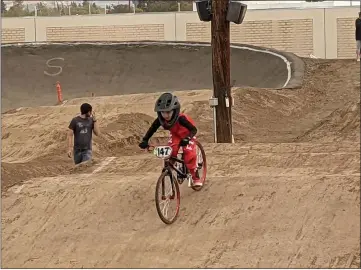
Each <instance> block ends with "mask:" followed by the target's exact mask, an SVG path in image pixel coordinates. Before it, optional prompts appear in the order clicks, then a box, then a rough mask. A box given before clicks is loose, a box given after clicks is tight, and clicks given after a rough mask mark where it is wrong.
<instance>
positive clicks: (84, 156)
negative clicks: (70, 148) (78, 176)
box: [74, 149, 92, 164]
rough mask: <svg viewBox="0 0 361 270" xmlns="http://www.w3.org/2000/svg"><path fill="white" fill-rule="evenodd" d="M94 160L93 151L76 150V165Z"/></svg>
mask: <svg viewBox="0 0 361 270" xmlns="http://www.w3.org/2000/svg"><path fill="white" fill-rule="evenodd" d="M91 158H92V150H89V149H84V150H81V149H74V163H75V164H79V163H81V162H84V161H87V160H90V159H91Z"/></svg>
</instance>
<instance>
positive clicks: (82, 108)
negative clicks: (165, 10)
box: [80, 103, 92, 114]
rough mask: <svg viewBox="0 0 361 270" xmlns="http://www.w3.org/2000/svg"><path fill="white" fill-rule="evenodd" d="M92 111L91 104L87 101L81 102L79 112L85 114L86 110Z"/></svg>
mask: <svg viewBox="0 0 361 270" xmlns="http://www.w3.org/2000/svg"><path fill="white" fill-rule="evenodd" d="M91 111H92V106H91V105H90V104H89V103H83V104H81V106H80V112H81V114H87V113H88V112H91Z"/></svg>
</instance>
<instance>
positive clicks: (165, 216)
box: [155, 170, 180, 225]
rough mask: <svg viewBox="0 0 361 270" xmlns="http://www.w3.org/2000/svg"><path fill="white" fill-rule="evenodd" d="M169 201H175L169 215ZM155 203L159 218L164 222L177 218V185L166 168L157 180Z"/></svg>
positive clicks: (178, 198)
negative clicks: (173, 208)
mask: <svg viewBox="0 0 361 270" xmlns="http://www.w3.org/2000/svg"><path fill="white" fill-rule="evenodd" d="M167 186H168V187H167ZM171 202H175V204H176V206H175V210H174V211H172V212H173V214H171V215H169V206H170V203H171ZM155 205H156V208H157V213H158V215H159V217H160V219H161V220H162V221H163V222H164V223H165V224H168V225H169V224H172V223H173V222H175V221H176V220H177V218H178V214H179V208H180V191H179V185H178V182H177V181H176V180H174V179H173V176H172V174H171V173H170V172H169V171H168V170H165V171H164V172H163V173H162V174H161V175H160V177H159V179H158V181H157V185H156V188H155Z"/></svg>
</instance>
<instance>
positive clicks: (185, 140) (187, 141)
mask: <svg viewBox="0 0 361 270" xmlns="http://www.w3.org/2000/svg"><path fill="white" fill-rule="evenodd" d="M190 140H191V139H190V138H189V137H187V138H184V139H182V140H181V142H180V146H187V145H188V144H189V141H190Z"/></svg>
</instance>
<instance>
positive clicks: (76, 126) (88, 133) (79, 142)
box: [68, 103, 100, 164]
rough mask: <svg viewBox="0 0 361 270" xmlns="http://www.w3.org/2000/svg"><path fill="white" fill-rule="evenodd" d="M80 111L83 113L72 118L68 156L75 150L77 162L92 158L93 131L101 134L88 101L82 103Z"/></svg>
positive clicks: (75, 161) (75, 160)
mask: <svg viewBox="0 0 361 270" xmlns="http://www.w3.org/2000/svg"><path fill="white" fill-rule="evenodd" d="M80 113H81V115H78V116H76V117H74V118H73V119H72V120H71V122H70V124H69V130H68V157H69V158H71V155H72V153H73V151H74V163H75V164H79V163H81V162H84V161H86V160H90V159H91V158H92V135H93V131H94V134H95V135H97V136H99V134H100V132H99V127H98V123H97V120H96V117H95V114H94V111H93V110H92V106H91V105H90V104H88V103H84V104H82V105H81V106H80ZM73 137H74V139H73ZM73 142H74V145H73Z"/></svg>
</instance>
